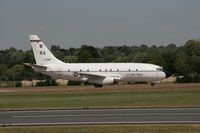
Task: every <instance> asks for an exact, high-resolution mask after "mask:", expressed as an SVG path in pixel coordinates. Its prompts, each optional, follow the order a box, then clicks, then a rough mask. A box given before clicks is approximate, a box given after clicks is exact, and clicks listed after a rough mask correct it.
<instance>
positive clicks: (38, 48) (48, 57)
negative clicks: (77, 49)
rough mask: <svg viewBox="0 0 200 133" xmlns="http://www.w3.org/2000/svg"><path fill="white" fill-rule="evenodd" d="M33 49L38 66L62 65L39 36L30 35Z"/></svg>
mask: <svg viewBox="0 0 200 133" xmlns="http://www.w3.org/2000/svg"><path fill="white" fill-rule="evenodd" d="M29 39H30V42H31V47H32V49H33V53H34V57H35V61H36V64H37V65H47V64H62V63H63V62H62V61H60V60H58V59H57V58H56V57H55V56H54V55H53V54H52V53H51V52H50V51H49V49H48V48H47V47H46V45H45V44H44V43H43V42H42V41H41V40H40V38H39V37H38V36H37V35H29Z"/></svg>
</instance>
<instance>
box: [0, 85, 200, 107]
mask: <svg viewBox="0 0 200 133" xmlns="http://www.w3.org/2000/svg"><path fill="white" fill-rule="evenodd" d="M0 90H1V91H2V92H1V93H0V110H25V109H30V110H31V109H85V108H160V107H200V84H195V85H184V86H183V85H173V84H172V85H160V86H156V87H150V86H148V85H134V86H131V85H125V86H122V85H116V86H106V87H105V88H103V89H94V88H92V87H91V86H88V87H87V86H86V87H70V88H69V87H67V88H34V89H33V88H16V89H0Z"/></svg>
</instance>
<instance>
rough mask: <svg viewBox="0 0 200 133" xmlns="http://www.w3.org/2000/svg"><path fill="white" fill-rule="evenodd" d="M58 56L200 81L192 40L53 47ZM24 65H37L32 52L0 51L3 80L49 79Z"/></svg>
mask: <svg viewBox="0 0 200 133" xmlns="http://www.w3.org/2000/svg"><path fill="white" fill-rule="evenodd" d="M51 51H52V52H53V53H54V55H55V56H56V57H57V58H59V59H60V60H62V61H64V62H73V63H75V62H141V63H152V64H157V65H160V66H162V67H163V68H164V69H165V70H167V71H168V72H171V73H173V74H174V75H177V76H178V75H179V76H180V75H181V76H184V78H182V79H179V80H178V82H200V40H189V41H187V42H186V43H185V44H184V45H183V46H179V47H177V46H176V45H175V44H169V45H168V46H155V45H153V46H150V47H148V46H147V45H141V46H125V45H124V46H105V47H104V48H95V47H93V46H89V45H82V47H81V48H69V49H63V48H60V46H56V45H53V46H51ZM23 63H35V60H34V56H33V53H32V51H31V50H27V51H22V50H17V49H15V48H10V49H6V50H0V80H2V81H8V80H18V81H20V80H24V79H26V80H33V79H44V78H47V77H45V76H43V75H41V74H39V73H35V72H34V71H33V70H32V69H31V68H29V67H27V66H24V65H23Z"/></svg>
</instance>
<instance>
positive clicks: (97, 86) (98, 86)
mask: <svg viewBox="0 0 200 133" xmlns="http://www.w3.org/2000/svg"><path fill="white" fill-rule="evenodd" d="M94 86H95V87H96V88H101V87H103V85H97V84H96V85H94Z"/></svg>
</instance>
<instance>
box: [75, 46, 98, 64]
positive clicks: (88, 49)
mask: <svg viewBox="0 0 200 133" xmlns="http://www.w3.org/2000/svg"><path fill="white" fill-rule="evenodd" d="M77 56H78V62H96V60H97V59H98V58H100V55H99V53H98V52H97V50H96V49H95V48H94V47H92V46H87V45H83V46H82V47H81V49H80V51H79V53H78V55H77Z"/></svg>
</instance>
